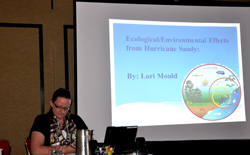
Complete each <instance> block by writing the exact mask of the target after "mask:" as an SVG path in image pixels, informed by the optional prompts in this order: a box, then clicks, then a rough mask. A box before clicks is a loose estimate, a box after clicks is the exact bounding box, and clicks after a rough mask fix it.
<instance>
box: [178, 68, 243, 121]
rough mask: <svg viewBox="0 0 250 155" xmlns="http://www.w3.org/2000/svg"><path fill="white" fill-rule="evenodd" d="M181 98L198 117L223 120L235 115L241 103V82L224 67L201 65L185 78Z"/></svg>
mask: <svg viewBox="0 0 250 155" xmlns="http://www.w3.org/2000/svg"><path fill="white" fill-rule="evenodd" d="M182 96H183V99H184V102H185V104H186V106H187V107H188V109H189V110H190V111H191V112H192V113H193V114H194V115H196V116H197V117H199V118H201V119H205V120H211V121H216V120H221V119H224V118H226V117H228V116H229V115H231V114H233V112H234V111H235V110H236V108H237V107H238V105H239V104H240V98H241V88H240V82H239V80H238V79H237V76H236V75H235V74H234V73H233V72H232V71H231V70H230V69H229V68H227V67H225V66H221V65H218V64H206V65H200V66H198V67H196V68H194V69H193V70H191V72H189V73H188V75H187V77H186V78H185V80H184V83H183V87H182Z"/></svg>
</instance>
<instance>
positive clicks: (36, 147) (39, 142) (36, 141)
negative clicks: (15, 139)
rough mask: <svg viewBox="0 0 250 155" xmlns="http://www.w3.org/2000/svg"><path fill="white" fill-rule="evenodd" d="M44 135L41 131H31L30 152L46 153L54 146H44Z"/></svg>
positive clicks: (36, 154) (41, 154) (37, 154)
mask: <svg viewBox="0 0 250 155" xmlns="http://www.w3.org/2000/svg"><path fill="white" fill-rule="evenodd" d="M44 140H45V137H44V135H43V134H42V133H41V132H38V131H32V133H31V154H32V155H48V154H49V150H50V149H54V148H55V147H51V146H44V145H43V144H44Z"/></svg>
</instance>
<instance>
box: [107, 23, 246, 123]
mask: <svg viewBox="0 0 250 155" xmlns="http://www.w3.org/2000/svg"><path fill="white" fill-rule="evenodd" d="M109 28H110V29H109V32H110V49H111V50H110V56H111V85H112V89H111V90H112V93H111V96H112V125H114V126H119V125H120V126H131V125H138V126H152V125H169V124H189V123H211V122H232V121H245V120H246V119H245V108H244V107H245V106H244V93H243V89H242V86H243V75H242V66H241V64H242V57H241V42H240V24H238V23H235V24H232V23H180V22H156V21H138V20H135V21H132V20H117V19H110V20H109ZM128 113H129V115H127V114H128Z"/></svg>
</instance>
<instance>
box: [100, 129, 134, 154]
mask: <svg viewBox="0 0 250 155" xmlns="http://www.w3.org/2000/svg"><path fill="white" fill-rule="evenodd" d="M137 129H138V127H137V126H119V127H117V126H108V127H107V128H106V133H105V138H104V145H110V146H115V149H114V154H130V153H133V152H134V151H135V150H136V145H135V139H136V134H137Z"/></svg>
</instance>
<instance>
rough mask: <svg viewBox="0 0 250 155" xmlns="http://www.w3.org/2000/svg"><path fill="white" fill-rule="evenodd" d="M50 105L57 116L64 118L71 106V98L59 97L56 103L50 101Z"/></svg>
mask: <svg viewBox="0 0 250 155" xmlns="http://www.w3.org/2000/svg"><path fill="white" fill-rule="evenodd" d="M50 106H51V107H52V111H53V113H54V115H55V116H56V118H57V119H63V118H64V117H65V116H66V114H67V112H68V110H69V108H70V99H67V98H64V97H57V99H56V100H55V102H54V103H53V102H52V100H51V101H50Z"/></svg>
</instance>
